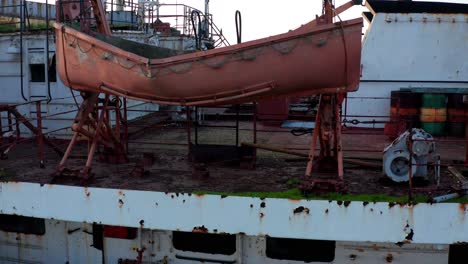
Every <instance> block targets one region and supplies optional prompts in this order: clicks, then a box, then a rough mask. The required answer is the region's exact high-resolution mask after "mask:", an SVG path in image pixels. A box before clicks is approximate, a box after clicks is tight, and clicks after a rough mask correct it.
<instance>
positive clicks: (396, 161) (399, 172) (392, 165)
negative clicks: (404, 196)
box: [384, 151, 417, 182]
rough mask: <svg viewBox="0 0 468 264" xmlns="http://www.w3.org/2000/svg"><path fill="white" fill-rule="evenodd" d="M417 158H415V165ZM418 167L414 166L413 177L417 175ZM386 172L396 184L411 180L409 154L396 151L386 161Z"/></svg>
mask: <svg viewBox="0 0 468 264" xmlns="http://www.w3.org/2000/svg"><path fill="white" fill-rule="evenodd" d="M415 163H416V158H415V157H414V156H413V164H415ZM416 169H417V166H416V165H413V166H412V175H415V174H416ZM384 172H385V174H386V175H387V176H388V177H390V178H391V179H392V180H393V181H395V182H407V181H408V180H409V153H408V152H404V151H396V152H393V153H390V154H388V156H387V157H386V158H385V161H384Z"/></svg>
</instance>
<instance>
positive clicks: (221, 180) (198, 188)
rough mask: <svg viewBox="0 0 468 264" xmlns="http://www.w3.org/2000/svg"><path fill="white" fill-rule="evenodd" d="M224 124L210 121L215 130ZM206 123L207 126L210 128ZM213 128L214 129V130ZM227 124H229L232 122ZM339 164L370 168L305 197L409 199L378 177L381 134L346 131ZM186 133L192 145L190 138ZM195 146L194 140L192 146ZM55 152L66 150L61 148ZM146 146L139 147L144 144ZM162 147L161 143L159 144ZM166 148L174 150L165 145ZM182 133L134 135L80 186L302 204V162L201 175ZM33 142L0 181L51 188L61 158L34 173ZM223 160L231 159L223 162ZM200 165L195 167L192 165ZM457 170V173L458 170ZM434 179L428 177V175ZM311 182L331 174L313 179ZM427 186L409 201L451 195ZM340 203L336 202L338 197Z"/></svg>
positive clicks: (449, 180)
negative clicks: (338, 188)
mask: <svg viewBox="0 0 468 264" xmlns="http://www.w3.org/2000/svg"><path fill="white" fill-rule="evenodd" d="M227 123H228V122H227V121H223V122H216V123H215V124H216V125H217V126H219V125H223V124H224V125H226V124H227ZM210 124H211V123H210V122H206V123H205V125H208V126H209V125H210ZM213 124H214V123H213ZM231 124H232V123H231ZM251 127H252V123H251V122H246V121H243V122H241V123H240V142H243V141H245V142H252V140H253V137H252V131H251V130H250V129H249V128H251ZM343 132H344V134H343V149H344V157H345V158H348V159H350V158H352V159H356V160H360V161H364V162H365V163H370V164H371V165H372V164H374V165H376V166H370V167H369V166H363V165H356V164H349V163H345V175H344V179H345V183H346V186H347V192H346V194H343V195H341V194H337V193H331V194H321V195H318V196H317V195H313V196H309V197H308V198H310V199H320V198H323V199H334V200H347V199H349V200H376V201H380V200H383V201H387V200H389V199H390V200H392V199H396V201H399V199H407V195H408V190H409V188H408V184H407V183H404V184H396V183H391V182H390V181H389V180H388V179H387V178H386V177H384V175H383V173H382V171H381V169H379V168H378V165H379V164H381V159H382V150H383V149H384V147H385V146H386V145H388V144H389V143H391V140H390V139H388V138H387V137H386V136H385V135H383V132H382V131H381V130H356V129H344V131H343ZM193 134H194V133H193V131H192V138H193V137H194V135H193ZM257 137H258V141H257V142H258V143H261V144H264V145H274V146H282V147H284V148H287V149H290V150H293V151H297V152H303V153H307V149H308V145H309V143H310V138H311V136H310V134H306V135H302V136H294V135H292V134H291V133H289V129H284V128H278V127H274V128H272V127H265V126H262V125H259V126H258V136H257ZM234 139H235V134H234V131H233V130H232V129H226V128H219V127H216V128H213V127H205V128H199V129H198V142H199V143H203V144H231V145H233V144H234ZM192 140H193V139H192ZM57 142H62V145H61V148H63V149H65V147H66V145H67V144H66V143H67V142H65V141H57ZM144 142H145V143H144ZM161 142H162V143H164V144H160V143H161ZM171 142H172V143H171ZM186 142H187V131H186V130H185V129H183V128H181V127H177V126H165V127H164V128H162V129H152V130H149V129H146V130H144V131H140V132H138V133H135V134H134V135H133V136H132V138H130V143H129V150H130V151H129V153H130V154H129V159H130V161H129V162H128V163H125V164H108V163H104V162H100V161H99V159H98V157H99V154H98V155H96V156H97V157H96V158H95V160H94V163H93V167H92V174H93V176H94V177H93V180H92V181H90V182H88V183H86V185H87V186H89V187H101V188H112V189H127V190H145V191H157V192H171V193H212V194H224V195H241V196H257V197H281V198H295V199H300V198H307V197H305V196H303V194H302V193H301V192H300V191H299V189H298V188H299V186H300V184H301V182H302V180H303V179H304V172H305V169H306V160H305V159H304V158H301V157H297V156H294V155H289V154H284V153H277V152H271V151H265V150H261V149H259V150H258V151H257V160H256V166H255V168H254V169H252V168H241V167H240V166H239V164H236V163H234V164H232V162H231V164H229V163H230V162H214V163H204V164H203V167H204V169H203V172H202V173H199V172H195V171H196V170H194V162H192V161H191V159H190V157H189V155H188V146H187V144H184V143H186ZM86 149H87V145H86V144H81V145H78V146H77V147H75V149H74V151H73V157H72V158H71V159H70V160H69V162H68V163H67V168H70V169H75V170H78V169H81V168H82V167H83V166H84V164H85V161H86ZM37 152H38V148H37V144H36V143H35V142H28V143H21V144H18V145H17V146H15V147H14V148H13V149H12V150H11V151H10V153H9V154H8V159H6V160H0V168H1V177H0V180H1V181H16V182H33V183H40V184H47V183H51V181H52V179H53V177H52V175H53V174H54V172H55V169H56V167H57V165H58V163H59V161H60V159H61V157H60V156H59V155H57V154H56V153H55V152H53V150H52V149H51V148H49V147H47V146H46V147H45V168H40V167H39V161H38V159H37ZM437 153H439V154H440V156H441V159H442V163H443V164H457V163H459V164H460V163H461V164H462V163H463V159H464V157H465V146H464V145H463V144H460V143H459V142H458V143H457V142H438V143H437ZM144 155H146V156H148V155H149V156H150V157H152V160H153V162H152V164H151V165H149V166H145V167H144V169H143V171H144V173H141V170H140V173H136V171H138V168H139V167H142V165H141V164H142V160H143V156H144ZM228 156H229V155H228ZM198 166H199V164H198ZM460 171H461V172H463V171H462V169H461V168H460ZM429 173H430V174H431V175H432V170H430V172H429ZM312 177H319V178H322V177H329V178H335V177H334V176H333V175H326V174H318V173H315V174H313V176H312ZM429 178H430V180H429V182H423V183H422V182H419V181H415V182H414V188H413V194H415V195H416V197H419V199H428V198H430V197H433V196H437V195H442V194H445V193H447V192H449V191H450V189H451V187H453V186H455V185H456V184H457V180H456V178H455V177H453V176H452V174H451V173H450V172H448V171H447V168H446V167H442V169H441V182H440V185H439V186H438V187H437V186H436V185H435V184H434V183H433V182H434V180H433V177H432V176H431V177H429ZM54 183H55V184H60V185H71V186H81V185H82V184H83V183H81V182H80V180H79V179H77V178H75V177H69V176H62V177H58V178H55V181H54ZM340 197H341V198H342V199H341V198H340Z"/></svg>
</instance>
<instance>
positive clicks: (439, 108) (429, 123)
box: [420, 94, 447, 136]
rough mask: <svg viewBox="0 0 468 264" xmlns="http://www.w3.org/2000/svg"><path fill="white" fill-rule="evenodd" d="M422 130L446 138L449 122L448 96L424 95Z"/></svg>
mask: <svg viewBox="0 0 468 264" xmlns="http://www.w3.org/2000/svg"><path fill="white" fill-rule="evenodd" d="M420 120H421V128H422V129H424V130H425V131H426V132H427V133H429V134H431V135H433V136H444V135H445V134H446V132H445V122H446V121H447V95H445V94H423V95H422V107H421V115H420Z"/></svg>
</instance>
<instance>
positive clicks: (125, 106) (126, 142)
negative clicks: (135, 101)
mask: <svg viewBox="0 0 468 264" xmlns="http://www.w3.org/2000/svg"><path fill="white" fill-rule="evenodd" d="M123 106H124V140H125V151H126V152H127V154H128V112H127V98H125V97H124V99H123Z"/></svg>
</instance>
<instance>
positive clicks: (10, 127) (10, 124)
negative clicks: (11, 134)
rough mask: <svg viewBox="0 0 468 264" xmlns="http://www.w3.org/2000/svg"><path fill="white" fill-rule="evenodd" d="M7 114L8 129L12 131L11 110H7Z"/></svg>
mask: <svg viewBox="0 0 468 264" xmlns="http://www.w3.org/2000/svg"><path fill="white" fill-rule="evenodd" d="M7 113H8V114H7V115H8V131H13V120H12V118H11V112H10V111H7Z"/></svg>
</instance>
